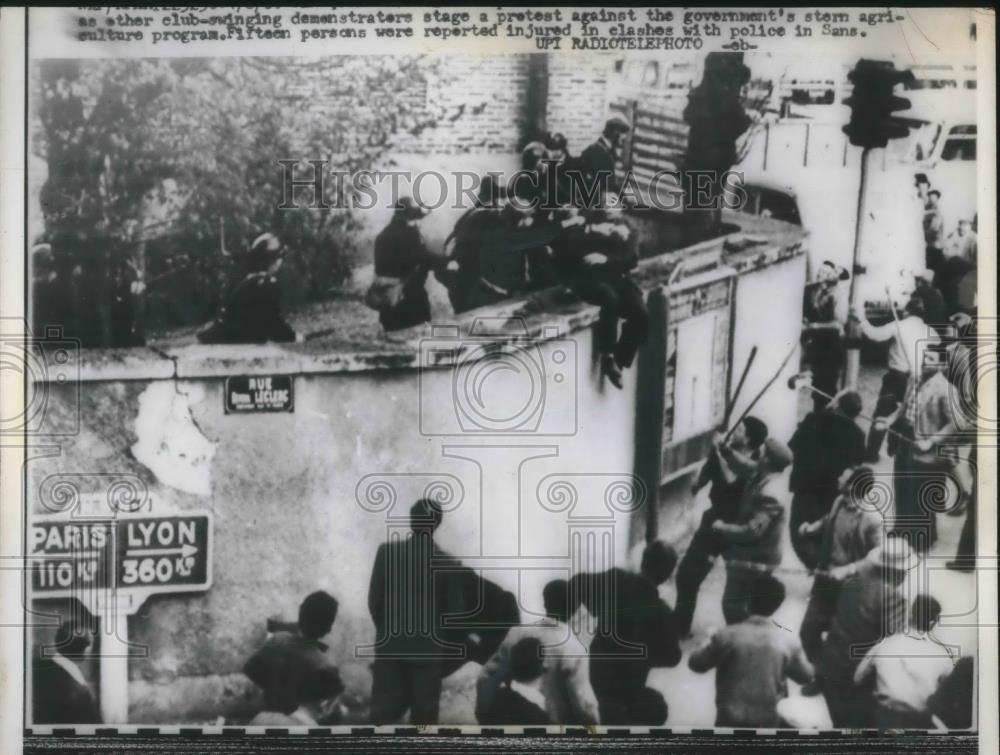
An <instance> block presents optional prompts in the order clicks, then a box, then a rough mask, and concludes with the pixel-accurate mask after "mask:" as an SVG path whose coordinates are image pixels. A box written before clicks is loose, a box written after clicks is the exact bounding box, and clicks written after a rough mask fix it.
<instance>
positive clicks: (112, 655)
mask: <svg viewBox="0 0 1000 755" xmlns="http://www.w3.org/2000/svg"><path fill="white" fill-rule="evenodd" d="M115 608H116V609H117V610H111V611H108V612H107V613H106V614H105V616H104V619H103V621H102V623H103V624H104V626H102V630H103V632H102V634H101V659H100V667H101V718H102V719H103V721H104V723H106V724H125V723H128V649H129V643H128V614H127V613H126V612H125V611H124V610H122V608H121V607H119V606H116V607H115Z"/></svg>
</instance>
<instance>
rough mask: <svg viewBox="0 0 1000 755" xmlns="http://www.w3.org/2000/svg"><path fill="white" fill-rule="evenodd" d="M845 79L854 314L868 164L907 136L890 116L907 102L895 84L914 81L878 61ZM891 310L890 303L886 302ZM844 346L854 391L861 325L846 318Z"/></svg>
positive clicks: (861, 65) (908, 74) (848, 383)
mask: <svg viewBox="0 0 1000 755" xmlns="http://www.w3.org/2000/svg"><path fill="white" fill-rule="evenodd" d="M847 78H848V79H850V81H851V83H852V84H853V85H854V91H853V92H852V93H851V96H850V97H849V98H847V99H846V100H845V101H844V103H845V104H846V105H849V106H850V108H851V120H850V122H849V123H848V124H847V125H846V126H844V133H845V134H847V136H848V138H849V139H850V141H851V144H853V145H854V146H855V147H861V148H862V152H861V181H860V184H859V186H858V214H857V219H856V220H855V226H854V264H853V270H852V273H851V287H850V297H849V299H850V305H849V306H850V309H851V312H852V313H854V312H856V311H857V310H858V309H859V308H860V307H861V306H863V305H864V302H859V301H857V296H858V286H857V281H856V278H857V276H858V275H859V272H860V270H861V269H862V268H861V265H860V259H859V258H860V254H861V243H862V240H863V237H864V234H863V231H864V224H865V214H866V213H865V208H866V207H867V204H868V202H867V196H866V194H867V189H868V162H869V158H870V155H871V151H872V150H873V149H881V148H884V147H885V146H886V145H887V144H888V143H889V141H890V140H891V139H899V138H902V137H904V136H906V135H907V134H909V132H910V129H909V128H908V127H907V126H906V125H905V124H904V123H901V122H899V121H897V120H894V118H893V113H895V112H897V111H899V110H906V109H907V108H909V107H910V101H909V100H906V99H903V98H902V97H895V96H893V93H892V90H893V89H894V88H895V86H896V85H897V84H902V83H904V82H907V81H912V80H913V73H912V72H911V71H897V70H896V68H895V66H894V65H893V64H892V63H890V62H886V61H881V60H864V59H862V60H859V61H858V63H857V65H856V66H855V67H854V70H853V71H851V72H850V73H849V74H848V75H847ZM889 306H890V307H892V306H893V303H892V301H890V302H889ZM845 336H846V339H845V340H846V345H847V364H846V369H845V375H844V383H845V385H846V386H848V387H850V388H853V387H855V386H856V385H857V383H858V372H859V371H860V368H861V340H862V336H861V323H860V322H858V321H857V320H856V319H855V318H854V317H850V318H848V322H847V331H846V333H845Z"/></svg>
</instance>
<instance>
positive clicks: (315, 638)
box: [243, 590, 344, 725]
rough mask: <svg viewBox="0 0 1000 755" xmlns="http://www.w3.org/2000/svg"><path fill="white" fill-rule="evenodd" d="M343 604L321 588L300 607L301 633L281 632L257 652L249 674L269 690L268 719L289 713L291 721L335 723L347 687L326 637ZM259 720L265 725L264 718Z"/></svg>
mask: <svg viewBox="0 0 1000 755" xmlns="http://www.w3.org/2000/svg"><path fill="white" fill-rule="evenodd" d="M337 608H338V603H337V600H336V598H334V597H333V596H332V595H330V594H329V593H326V592H323V591H322V590H319V591H317V592H314V593H311V594H309V595H307V596H306V598H305V600H303V601H302V604H301V605H300V606H299V620H298V632H297V633H293V632H288V631H279V632H275V633H274V634H273V635H272V636H271V637H270V638H269V639H268V640H267V641H266V642H265V643H264V645H263V646H262V647H261V648H260V649H259V650H258V651H257V652H256V653H254V654H253V656H251V658H250V660H249V661H247V663H246V665H245V666H244V667H243V673H244V674H246V675H247V677H248V678H249V679H250V680H251V681H252V682H253V683H254V684H256V685H257V686H258V687H260V688H261V689H262V690H263V692H264V718H266V719H267V721H268V722H273V721H274V718H271V717H269V714H275V713H276V714H281V715H284V716H287V717H289V719H290V723H294V722H298V723H299V724H303V723H304V724H306V725H312V724H318V723H331V722H332V721H331V719H330V715H331V714H332V713H333V711H332V710H331V706H332V705H333V704H334V703H335V702H336V699H337V697H338V696H339V695H340V693H341V692H343V691H344V685H343V683H342V682H341V680H340V672H339V671H338V670H337V667H336V665H335V664H334V663H333V661H332V660H331V659H330V657H329V656H328V655H327V650H328V648H327V646H326V645H325V644H324V643H323V642H322V641H321V640H322V638H323V637H325V636H326V635H328V634H329V633H330V630H331V629H332V628H333V622H334V621H335V620H336V618H337ZM258 723H263V721H262V720H258Z"/></svg>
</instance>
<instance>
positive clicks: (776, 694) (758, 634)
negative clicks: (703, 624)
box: [688, 574, 813, 728]
mask: <svg viewBox="0 0 1000 755" xmlns="http://www.w3.org/2000/svg"><path fill="white" fill-rule="evenodd" d="M784 600H785V586H784V585H783V584H782V583H781V582H779V581H778V580H777V579H775V578H774V577H773V576H771V575H770V574H762V575H760V576H758V577H757V579H756V580H755V581H754V583H753V588H752V590H751V592H750V603H749V605H750V616H749V617H748V618H747V619H745V620H744V621H741V622H740V623H738V624H734V625H732V626H728V627H725V628H723V629H721V630H719V631H718V632H715V633H714V634H713V635H712V636H711V637H710V638H709V640H708V642H707V643H706V644H705V645H703V646H702V647H701V648H699V649H698V650H696V651H695V652H694V653H692V654H691V657H690V658H689V659H688V666H690V668H691V670H692V671H697V672H705V671H708V670H709V669H713V668H714V669H716V672H715V708H716V713H715V725H716V726H732V727H747V728H772V727H778V726H782V725H783V723H784V722H783V721H782V720H781V717H780V716H779V715H778V701H779V700H781V699H782V698H784V697H787V696H788V685H787V681H786V680H787V679H792V680H793V681H796V682H798V683H799V684H808V683H809V682H811V681H812V678H813V667H812V664H810V663H809V661H808V660H806V657H805V654H804V653H803V652H802V646H801V645H799V642H798V640H797V639H796V638H795V635H793V634H789V632H788V631H787V630H785V629H784V628H783V627H781V626H779V625H778V624H776V623H775V622H774V621H772V620H771V616H773V615H774V613H775V611H777V610H778V608H780V607H781V604H782V603H783V602H784Z"/></svg>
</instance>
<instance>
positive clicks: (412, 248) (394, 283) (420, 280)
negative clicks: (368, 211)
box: [369, 197, 437, 332]
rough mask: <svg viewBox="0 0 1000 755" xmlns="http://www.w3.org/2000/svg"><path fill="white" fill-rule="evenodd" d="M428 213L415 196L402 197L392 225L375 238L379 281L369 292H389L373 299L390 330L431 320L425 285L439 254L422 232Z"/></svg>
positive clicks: (376, 273)
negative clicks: (428, 244)
mask: <svg viewBox="0 0 1000 755" xmlns="http://www.w3.org/2000/svg"><path fill="white" fill-rule="evenodd" d="M427 214H428V211H427V209H426V208H424V207H422V206H421V205H419V204H417V202H416V201H414V199H413V197H402V198H401V199H400V200H399V201H398V202H397V203H396V206H395V208H394V212H393V214H392V220H390V221H389V225H387V226H386V227H385V228H384V229H382V232H381V233H379V235H378V236H376V237H375V282H374V283H373V284H372V289H371V290H370V291H369V294H370V295H371V292H372V291H374V290H376V289H379V290H382V291H385V292H386V296H384V297H382V299H381V300H380V301H373V300H371V299H370V302H371V304H372V306H374V307H375V308H376V309H377V310H378V313H379V322H380V323H381V324H382V327H383V328H384V329H385V331H386V332H390V331H394V330H402V329H403V328H412V327H413V326H414V325H420V324H421V323H425V322H430V319H431V302H430V299H429V298H428V297H427V291H426V289H425V288H424V284H425V283H426V282H427V273H429V272H430V271H431V270H432V269H434V268H435V267H436V266H437V255H435V254H433V253H432V252H431V251H430V250H429V249H428V248H427V245H426V244H425V243H424V238H423V235H422V234H421V233H420V227H419V225H420V221H421V220H423V218H424V217H425V216H426V215H427ZM376 298H377V297H376Z"/></svg>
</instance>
